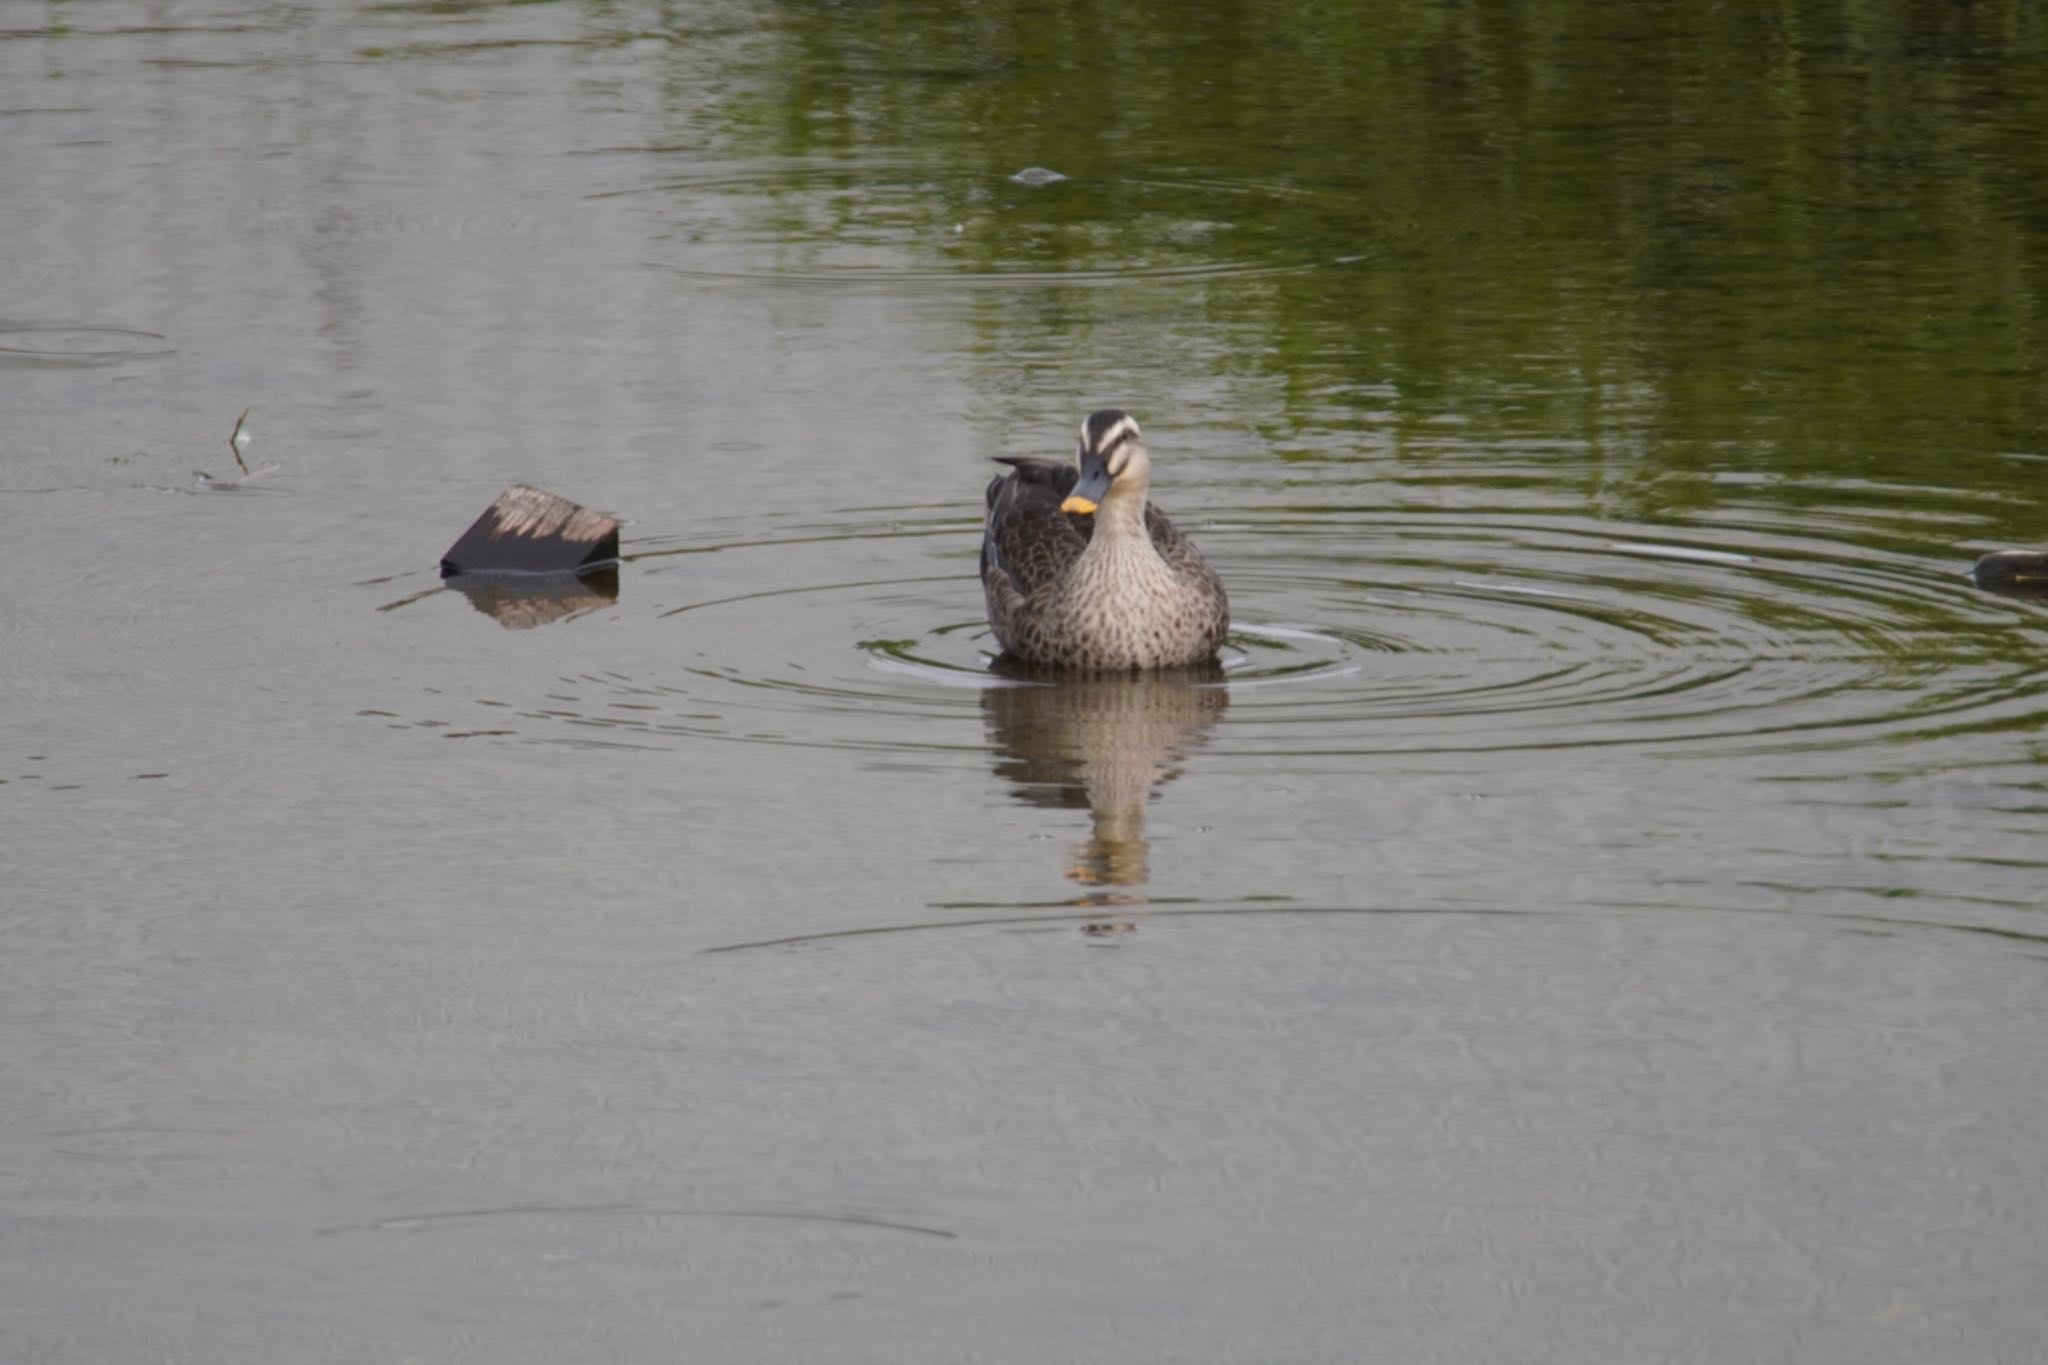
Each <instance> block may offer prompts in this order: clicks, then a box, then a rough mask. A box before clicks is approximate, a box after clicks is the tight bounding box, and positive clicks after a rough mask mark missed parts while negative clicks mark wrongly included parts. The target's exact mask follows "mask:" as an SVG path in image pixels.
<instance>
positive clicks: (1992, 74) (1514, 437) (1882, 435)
mask: <svg viewBox="0 0 2048 1365" xmlns="http://www.w3.org/2000/svg"><path fill="white" fill-rule="evenodd" d="M764 15H765V16H766V17H767V18H768V22H769V33H768V35H767V38H768V41H766V42H765V43H764V44H760V45H754V46H750V47H749V48H747V49H746V51H747V52H748V54H749V55H748V56H747V57H746V59H745V63H746V66H747V68H748V70H749V73H750V77H751V79H750V80H749V81H748V83H747V86H746V91H745V93H735V94H733V95H732V96H731V97H730V99H729V100H728V101H727V102H726V106H725V115H726V120H725V122H724V124H723V126H724V128H725V129H726V131H727V133H728V134H729V135H730V136H731V137H732V138H733V139H734V142H735V147H734V150H735V151H736V152H738V153H740V154H743V155H752V156H757V157H767V156H773V157H778V158H794V159H798V160H800V161H802V162H803V163H805V164H807V165H811V166H818V165H821V164H824V165H829V164H832V163H833V162H834V161H843V162H844V163H846V170H845V178H844V180H843V181H841V182H839V185H840V188H841V189H842V190H844V191H848V192H851V191H856V190H857V189H858V187H859V186H861V185H862V184H863V183H865V182H874V181H891V180H893V181H894V182H896V183H897V185H898V187H899V190H900V192H899V193H898V194H896V195H894V196H892V197H888V198H887V202H886V203H885V204H882V205H880V206H877V205H874V204H869V205H862V204H860V203H858V202H855V201H851V200H849V201H847V202H844V203H842V205H841V212H840V213H838V214H837V215H833V216H828V217H826V218H825V219H822V220H820V219H816V218H806V217H804V216H802V215H797V216H795V217H791V218H787V219H785V220H784V221H782V223H781V227H782V228H783V229H784V230H785V231H787V230H792V229H796V230H808V231H810V232H813V233H816V234H819V236H818V240H819V241H820V242H821V243H822V242H824V241H826V240H828V239H830V240H837V241H841V242H844V241H848V240H862V239H863V234H864V233H865V234H872V237H871V240H872V241H873V242H874V243H876V244H888V245H892V246H894V247H895V248H897V249H898V250H900V251H902V252H904V253H906V254H907V256H908V257H909V259H910V261H911V263H912V268H919V269H927V270H952V271H957V272H960V273H962V274H972V273H977V272H1020V271H1035V272H1046V273H1069V274H1084V275H1089V276H1091V277H1102V276H1115V275H1117V274H1120V273H1136V272H1144V271H1148V270H1154V271H1156V270H1161V269H1166V270H1171V269H1173V268H1176V267H1186V268H1189V269H1191V270H1193V269H1199V268H1204V267H1213V268H1215V269H1217V270H1218V271H1220V272H1222V273H1219V274H1218V275H1216V276H1215V277H1214V278H1203V277H1201V276H1199V275H1197V276H1196V277H1194V278H1192V279H1180V280H1174V279H1170V278H1169V279H1145V278H1142V277H1141V278H1140V279H1139V280H1137V281H1136V282H1134V283H1132V284H1131V285H1128V286H1123V287H1112V288H1099V287H1098V288H1091V289H1080V288H1073V289H1060V288H1051V289H1041V290H1039V291H1037V292H1036V293H1035V294H1033V295H1028V296H1027V295H1020V293H1019V292H1016V291H1011V292H993V293H990V294H989V295H988V296H987V297H983V298H977V299H974V300H971V301H970V303H969V304H968V305H967V306H968V309H969V310H970V314H971V318H972V322H973V326H974V327H975V328H976V330H977V333H978V340H977V342H976V347H977V350H978V351H979V352H980V353H981V354H983V355H985V357H986V359H987V362H988V363H989V364H990V365H991V366H1011V367H1017V368H1022V369H1025V370H1029V369H1030V368H1031V367H1033V366H1035V365H1051V366H1060V367H1063V368H1064V370H1065V372H1066V373H1068V374H1069V375H1071V372H1072V370H1073V369H1074V368H1075V367H1076V366H1078V367H1081V368H1083V369H1086V368H1088V367H1091V366H1094V365H1096V364H1097V363H1098V362H1099V363H1100V364H1103V365H1108V366H1110V367H1111V368H1112V370H1113V371H1116V372H1119V373H1121V372H1126V371H1127V372H1130V373H1133V374H1144V373H1146V372H1147V370H1148V368H1149V369H1151V370H1153V371H1157V372H1160V373H1159V374H1158V375H1157V377H1156V378H1154V379H1153V380H1152V381H1151V383H1152V386H1153V392H1155V393H1161V394H1163V393H1173V394H1175V395H1176V401H1185V392H1184V391H1185V390H1186V389H1187V388H1188V387H1190V386H1193V385H1195V384H1196V383H1198V382H1202V381H1211V380H1217V381H1222V382H1223V383H1224V384H1225V385H1226V386H1231V387H1232V389H1233V391H1241V390H1242V388H1243V386H1245V385H1247V384H1250V383H1252V382H1254V381H1257V382H1260V383H1263V384H1264V385H1265V387H1264V388H1263V389H1261V392H1262V393H1266V394H1269V395H1272V398H1273V401H1271V402H1269V403H1267V404H1266V405H1264V406H1261V407H1258V408H1256V409H1255V410H1252V411H1247V412H1244V413H1243V418H1244V420H1245V421H1246V422H1249V423H1251V424H1253V425H1254V426H1255V427H1256V428H1257V430H1258V431H1259V433H1260V434H1261V435H1262V436H1263V437H1264V438H1265V440H1266V442H1267V443H1268V444H1269V446H1271V447H1274V448H1278V449H1280V450H1282V451H1283V452H1289V453H1314V454H1317V455H1320V456H1323V457H1334V458H1345V457H1346V456H1347V455H1349V454H1350V453H1352V452H1359V451H1363V452H1366V453H1370V454H1373V455H1375V456H1388V455H1390V456H1392V457H1394V458H1398V459H1408V460H1427V459H1436V458H1447V457H1455V456H1456V455H1458V454H1460V453H1463V452H1472V451H1491V452H1502V451H1511V452H1514V453H1515V455H1516V459H1517V460H1518V462H1519V461H1526V460H1534V461H1536V462H1538V463H1543V462H1552V463H1554V462H1559V461H1562V462H1568V463H1571V464H1574V465H1581V466H1582V465H1584V464H1586V463H1587V462H1589V461H1590V462H1591V464H1592V466H1593V468H1594V471H1595V473H1594V475H1593V477H1594V478H1595V480H1596V482H1597V483H1598V485H1599V492H1600V496H1601V498H1602V499H1605V500H1607V505H1611V506H1612V508H1613V510H1615V511H1616V512H1617V513H1619V514H1623V515H1628V516H1637V517H1640V516H1645V515H1648V516H1658V515H1671V514H1676V513H1684V512H1687V511H1694V510H1698V509H1699V508H1700V507H1702V506H1705V505H1709V504H1711V503H1712V502H1713V501H1715V500H1716V495H1715V493H1714V491H1713V490H1712V488H1711V487H1710V486H1709V485H1707V484H1706V483H1704V482H1700V481H1696V480H1686V479H1680V480H1677V481H1673V480H1671V479H1669V478H1666V477H1661V476H1665V475H1672V474H1677V475H1684V474H1686V473H1688V472H1693V471H1711V470H1722V469H1730V468H1734V469H1744V470H1751V469H1756V470H1767V471H1773V472H1777V473H1787V474H1798V475H1805V476H1825V477H1829V478H1839V477H1850V476H1854V477H1857V478H1862V479H1869V480H1877V481H1899V482H1904V483H1909V484H1914V485H1922V486H1939V487H1942V488H1947V489H1958V488H1975V489H1983V490H1990V491H1997V492H2001V493H2011V494H2015V495H2017V494H2022V493H2025V492H2028V491H2030V490H2031V488H2032V487H2033V485H2034V483H2035V481H2036V478H2037V474H2038V471H2037V470H2036V469H2035V468H2034V467H2033V466H2032V465H2030V464H2029V463H2027V462H2023V461H2016V460H2012V459H2009V458H2003V457H2004V456H2007V455H2009V454H2011V453H2015V452H2018V453H2029V452H2031V453H2040V452H2041V451H2042V450H2043V449H2044V447H2048V440H2044V431H2048V382H2044V376H2048V364H2044V355H2043V344H2044V343H2043V331H2044V327H2043V323H2044V318H2043V298H2042V283H2041V280H2042V273H2043V268H2044V265H2048V260H2044V238H2048V188H2044V187H2048V174H2044V172H2048V136H2044V133H2048V16H2044V13H2043V11H2042V10H2041V9H2040V8H2039V7H2038V6H2037V5H2033V4H2026V3H2017V2H2016V0H2008V2H2007V3H1987V4H1980V5H1972V6H1954V5H1949V4H1941V3H1904V2H1900V3H1874V4H1861V5H1841V4H1820V3H1806V4H1796V3H1788V4H1744V5H1730V6H1716V7H1703V6H1696V5H1691V4H1663V3H1658V4H1629V5H1615V4H1611V3H1558V4H1550V5H1544V6H1485V7H1474V6H1463V5H1452V4H1441V3H1425V2H1423V0H1408V2H1406V3H1391V4H1378V5H1352V4H1348V3H1327V4H1309V5H1304V6H1300V7H1295V8H1293V9H1292V10H1290V11H1289V12H1288V13H1287V14H1286V16H1285V17H1284V18H1281V17H1278V12H1276V11H1274V10H1272V9H1271V8H1270V7H1268V6H1263V5H1249V4H1218V5H1203V6H1192V5H1167V4H1156V3H1154V4H1048V3H1012V4H991V5H977V6H974V7H972V8H971V10H960V11H953V10H949V9H947V10H942V9H938V8H934V7H930V6H923V5H906V4H889V3H880V4H850V5H813V4H789V5H782V6H777V7H775V8H774V9H772V10H769V11H764ZM1031 165H1044V166H1049V167H1052V168H1054V169H1056V170H1059V171H1062V172H1064V173H1066V174H1067V175H1069V176H1071V177H1072V179H1071V180H1070V181H1068V182H1065V183H1062V184H1057V185H1052V186H1047V187H1044V188H1037V189H1034V188H1029V187H1026V186H1022V185H1017V184H1014V183H1012V182H1011V181H1009V179H1008V176H1009V175H1010V174H1011V173H1012V172H1015V171H1017V170H1020V169H1022V168H1024V167H1026V166H1031ZM913 167H914V168H915V169H914V170H913V169H910V168H913ZM822 192H823V191H822V190H821V189H820V187H819V186H818V185H816V184H812V185H810V186H808V187H804V188H802V189H800V190H798V191H795V192H794V194H795V197H799V198H801V197H806V196H809V197H816V196H817V195H819V194H821V193H822ZM956 224H957V225H958V226H959V228H960V230H959V231H958V232H955V231H954V230H953V229H954V226H955V225H956ZM1338 262H1343V263H1342V264H1338ZM1261 267H1267V268H1276V273H1263V274H1261V273H1247V274H1245V275H1243V276H1241V277H1240V276H1238V275H1234V274H1231V273H1229V271H1230V270H1232V269H1239V268H1241V269H1244V270H1245V271H1247V272H1256V270H1257V269H1258V268H1261ZM1277 268H1294V273H1286V271H1285V270H1284V269H1277ZM1098 282H1099V280H1098ZM1235 401H1237V400H1233V402H1235ZM1610 462H1611V464H1612V466H1613V467H1612V469H1611V470H1610V472H1609V474H1608V475H1607V476H1606V477H1602V476H1601V475H1600V474H1599V473H1598V471H1599V470H1600V469H1601V468H1602V467H1603V466H1605V465H1607V464H1608V463H1610ZM1584 472H1585V471H1584V470H1583V469H1582V470H1581V473H1582V474H1583V473H1584ZM1988 524H1989V525H1990V526H1991V527H1992V528H1994V529H1996V530H1997V531H1999V532H2001V533H2003V534H2005V535H2008V536H2016V537H2023V536H2028V535H2034V536H2038V535H2041V534H2043V533H2044V528H2043V527H2042V526H2041V524H2040V518H2039V517H2038V514H2037V513H2036V512H2035V511H2034V509H2033V508H2032V507H2031V506H2024V505H2019V506H2010V507H2007V508H2005V509H2003V510H2000V511H1998V512H1997V514H1996V515H1995V516H1994V517H1993V518H1992V519H1991V520H1990V522H1989V523H1988Z"/></svg>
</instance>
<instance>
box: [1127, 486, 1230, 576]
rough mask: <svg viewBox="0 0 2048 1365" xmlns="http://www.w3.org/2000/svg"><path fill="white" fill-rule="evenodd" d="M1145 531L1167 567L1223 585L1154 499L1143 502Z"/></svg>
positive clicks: (1184, 574) (1182, 574)
mask: <svg viewBox="0 0 2048 1365" xmlns="http://www.w3.org/2000/svg"><path fill="white" fill-rule="evenodd" d="M1145 532H1146V534H1147V535H1149V536H1151V537H1152V548H1153V549H1155V550H1157V551H1159V557H1160V558H1161V559H1163V560H1165V561H1166V564H1167V567H1168V568H1170V569H1172V570H1173V571H1174V572H1175V573H1177V574H1179V575H1181V576H1182V577H1184V578H1191V579H1195V580H1198V581H1203V582H1211V583H1216V585H1217V588H1218V589H1219V590H1220V589H1221V588H1222V584H1221V583H1220V582H1219V581H1218V580H1217V578H1216V571H1215V570H1214V569H1212V568H1210V567H1209V561H1208V560H1206V559H1204V558H1202V552H1201V551H1200V550H1199V549H1197V548H1196V547H1195V542H1194V541H1192V540H1189V539H1188V538H1187V537H1186V536H1184V535H1182V534H1181V533H1180V528H1179V527H1177V526H1175V525H1174V524H1173V523H1172V522H1171V521H1170V520H1168V519H1167V516H1166V513H1164V512H1162V511H1160V510H1159V504H1157V503H1153V502H1148V503H1146V504H1145Z"/></svg>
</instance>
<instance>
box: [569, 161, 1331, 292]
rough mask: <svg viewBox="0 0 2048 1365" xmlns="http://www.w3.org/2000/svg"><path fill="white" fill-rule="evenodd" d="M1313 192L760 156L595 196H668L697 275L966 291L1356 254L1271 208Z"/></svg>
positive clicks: (1324, 264) (1282, 266)
mask: <svg viewBox="0 0 2048 1365" xmlns="http://www.w3.org/2000/svg"><path fill="white" fill-rule="evenodd" d="M1311 193H1312V191H1309V190H1305V189H1302V188H1300V187H1297V186H1288V185H1283V184H1268V183H1261V182H1256V181H1231V180H1223V179H1165V178H1160V179H1119V180H1116V181H1114V182H1106V181H1091V180H1089V179H1087V178H1085V177H1060V178H1059V179H1058V180H1057V181H1056V182H1041V183H1019V182H1018V181H1017V180H1016V179H1015V177H1011V176H1002V175H989V176H985V177H981V178H978V179H974V180H971V181H963V180H960V179H959V178H958V177H957V176H953V175H951V174H950V173H948V174H946V175H940V174H936V173H934V172H932V171H931V170H929V169H928V168H925V167H920V166H916V165H907V164H902V163H886V162H884V163H874V162H863V163H834V164H832V165H829V166H820V165H817V164H814V163H799V164H793V165H755V166H750V167H746V168H741V169H738V170H733V171H728V172H725V173H721V174H711V175H702V176H693V177H690V178H688V179H683V180H667V181H662V182H660V183H657V184H650V185H644V186H635V187H632V188H629V189H623V190H614V191H608V192H605V193H604V194H601V195H599V196H596V197H599V198H617V197H623V196H636V197H638V196H653V197H658V198H660V199H661V200H662V201H663V204H664V215H663V225H662V229H661V232H660V234H659V236H658V237H657V239H656V244H655V249H656V252H657V255H658V264H660V265H661V266H663V267H665V268H667V269H669V270H671V271H674V272H675V273H677V274H679V275H683V276H687V277H690V278H693V279H701V280H707V281H720V280H724V281H733V282H740V283H745V284H748V285H750V286H777V287H792V286H794V287H845V286H866V287H873V286H880V287H884V288H897V289H932V288H937V289H972V288H984V287H991V286H993V287H999V288H1031V287H1037V286H1074V285H1099V284H1117V283H1123V282H1136V281H1155V282H1157V281H1170V280H1181V279H1186V280H1213V279H1218V278H1225V277H1254V276H1265V275H1278V274H1293V273H1298V272H1302V271H1309V270H1320V269H1326V268H1329V267H1332V266H1339V265H1346V264H1350V263H1352V262H1354V261H1357V260H1359V259H1361V257H1360V256H1359V255H1357V254H1337V253H1333V252H1330V251H1324V250H1318V249H1315V248H1313V247H1305V246H1304V245H1303V244H1302V237H1301V234H1300V233H1299V232H1296V231H1289V230H1287V229H1286V227H1285V226H1284V221H1285V220H1284V218H1283V217H1282V216H1280V215H1276V214H1274V213H1273V212H1271V210H1272V209H1273V208H1274V207H1275V206H1278V205H1284V204H1285V203H1287V202H1288V201H1290V200H1296V199H1300V198H1302V197H1303V196H1304V195H1308V194H1311ZM1112 205H1113V211H1112V208H1111V206H1112ZM792 219H794V220H795V221H796V225H795V226H793V225H792ZM792 243H797V244H798V245H792Z"/></svg>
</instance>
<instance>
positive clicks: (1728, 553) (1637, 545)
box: [1607, 540, 1756, 564]
mask: <svg viewBox="0 0 2048 1365" xmlns="http://www.w3.org/2000/svg"><path fill="white" fill-rule="evenodd" d="M1607 548H1608V549H1610V550H1619V551H1621V552H1622V553H1623V554H1625V555H1644V556H1647V557H1648V558H1651V559H1682V560H1689V561H1691V562H1693V563H1695V564H1754V563H1756V561H1755V560H1754V559H1752V558H1751V557H1750V556H1748V555H1742V554H1737V553H1735V552H1734V551H1733V550H1695V549H1693V548H1692V547H1691V546H1689V545H1650V544H1646V543H1643V542H1641V541H1633V540H1617V541H1612V542H1610V543H1609V544H1608V546H1607Z"/></svg>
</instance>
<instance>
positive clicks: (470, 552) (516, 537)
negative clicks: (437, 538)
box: [441, 483, 619, 578]
mask: <svg viewBox="0 0 2048 1365" xmlns="http://www.w3.org/2000/svg"><path fill="white" fill-rule="evenodd" d="M618 557H619V520H618V518H617V517H609V516H606V515H605V514H604V513H602V512H593V511H591V510H590V509H589V508H587V507H582V506H579V505H577V504H576V503H573V502H570V501H569V500H568V499H567V498H564V497H561V496H558V495H557V494H554V493H550V492H548V491H547V490H546V489H543V488H535V487H533V486H532V485H531V484H524V483H517V484H514V485H512V486H511V487H510V488H508V489H506V490H505V491H504V492H502V493H500V494H499V495H498V500H497V501H496V502H494V503H492V504H491V505H490V507H489V508H488V509H487V510H486V511H485V512H484V514H483V515H482V516H480V517H478V518H477V519H476V522H475V523H474V524H473V525H472V526H471V527H470V528H469V529H468V530H467V531H464V532H463V533H462V538H461V539H460V540H458V541H456V542H455V544H454V545H452V546H450V547H449V549H448V553H446V554H444V555H442V556H441V576H442V577H443V578H452V577H454V576H455V575H456V574H475V573H492V574H498V573H526V574H575V573H582V572H584V571H585V570H588V569H593V568H596V567H597V566H598V565H601V564H608V563H611V562H613V561H615V560H617V559H618Z"/></svg>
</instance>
